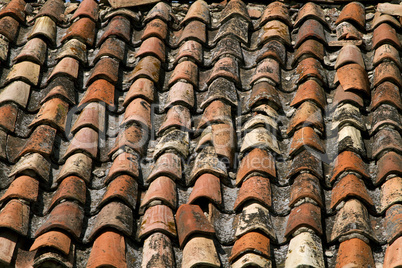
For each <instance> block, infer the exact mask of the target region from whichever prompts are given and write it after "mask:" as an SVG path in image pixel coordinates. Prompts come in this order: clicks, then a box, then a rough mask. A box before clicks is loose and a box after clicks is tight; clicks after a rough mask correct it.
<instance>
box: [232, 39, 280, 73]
mask: <svg viewBox="0 0 402 268" xmlns="http://www.w3.org/2000/svg"><path fill="white" fill-rule="evenodd" d="M239 46H240V44H239ZM239 49H240V48H239ZM286 56H287V55H286V48H285V45H284V44H282V43H281V42H279V41H278V40H275V39H272V40H270V41H268V42H267V43H265V44H264V46H263V47H262V48H261V49H260V50H259V51H258V53H257V60H256V61H257V62H259V61H261V60H263V59H265V58H273V59H274V60H276V61H277V62H279V64H280V65H281V67H284V66H285V64H286V58H287V57H286Z"/></svg>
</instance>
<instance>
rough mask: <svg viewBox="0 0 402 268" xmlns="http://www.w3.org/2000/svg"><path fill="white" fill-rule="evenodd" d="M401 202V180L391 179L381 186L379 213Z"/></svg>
mask: <svg viewBox="0 0 402 268" xmlns="http://www.w3.org/2000/svg"><path fill="white" fill-rule="evenodd" d="M401 201H402V178H401V177H393V178H391V179H389V180H387V181H386V182H385V183H384V184H383V185H382V186H381V209H380V211H381V212H384V211H385V210H386V209H388V208H389V207H390V206H392V205H393V204H396V203H401Z"/></svg>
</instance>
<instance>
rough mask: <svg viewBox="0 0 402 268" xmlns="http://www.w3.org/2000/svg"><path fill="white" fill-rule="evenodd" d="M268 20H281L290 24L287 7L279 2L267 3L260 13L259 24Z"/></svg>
mask: <svg viewBox="0 0 402 268" xmlns="http://www.w3.org/2000/svg"><path fill="white" fill-rule="evenodd" d="M270 20H281V21H283V22H285V23H286V24H287V25H289V26H291V24H292V23H291V21H290V17H289V10H288V8H287V7H286V6H285V5H284V4H283V3H281V2H273V3H270V4H269V5H267V7H266V8H265V10H264V13H263V14H262V15H261V18H260V21H259V25H263V24H265V23H266V22H268V21H270Z"/></svg>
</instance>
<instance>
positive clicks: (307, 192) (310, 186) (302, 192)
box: [289, 173, 324, 207]
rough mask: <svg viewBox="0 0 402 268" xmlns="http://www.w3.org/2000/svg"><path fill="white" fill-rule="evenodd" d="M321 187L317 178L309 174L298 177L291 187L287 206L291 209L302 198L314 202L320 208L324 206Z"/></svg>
mask: <svg viewBox="0 0 402 268" xmlns="http://www.w3.org/2000/svg"><path fill="white" fill-rule="evenodd" d="M321 192H322V190H321V186H320V182H319V180H318V178H317V177H315V176H314V175H312V174H309V173H302V174H300V175H298V176H297V177H296V178H295V180H294V182H293V184H292V187H291V192H290V200H289V206H291V207H293V206H294V205H295V204H296V203H297V202H299V201H300V200H302V199H303V198H310V199H312V200H314V201H315V202H316V203H317V204H318V205H319V206H320V207H323V206H324V203H323V198H322V194H321Z"/></svg>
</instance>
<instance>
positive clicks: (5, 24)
mask: <svg viewBox="0 0 402 268" xmlns="http://www.w3.org/2000/svg"><path fill="white" fill-rule="evenodd" d="M18 28H19V23H18V21H17V20H16V19H14V18H13V17H9V16H5V17H2V18H1V19H0V34H2V35H4V36H5V37H6V38H7V40H8V41H9V42H12V43H13V42H15V37H16V36H17V33H18Z"/></svg>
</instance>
